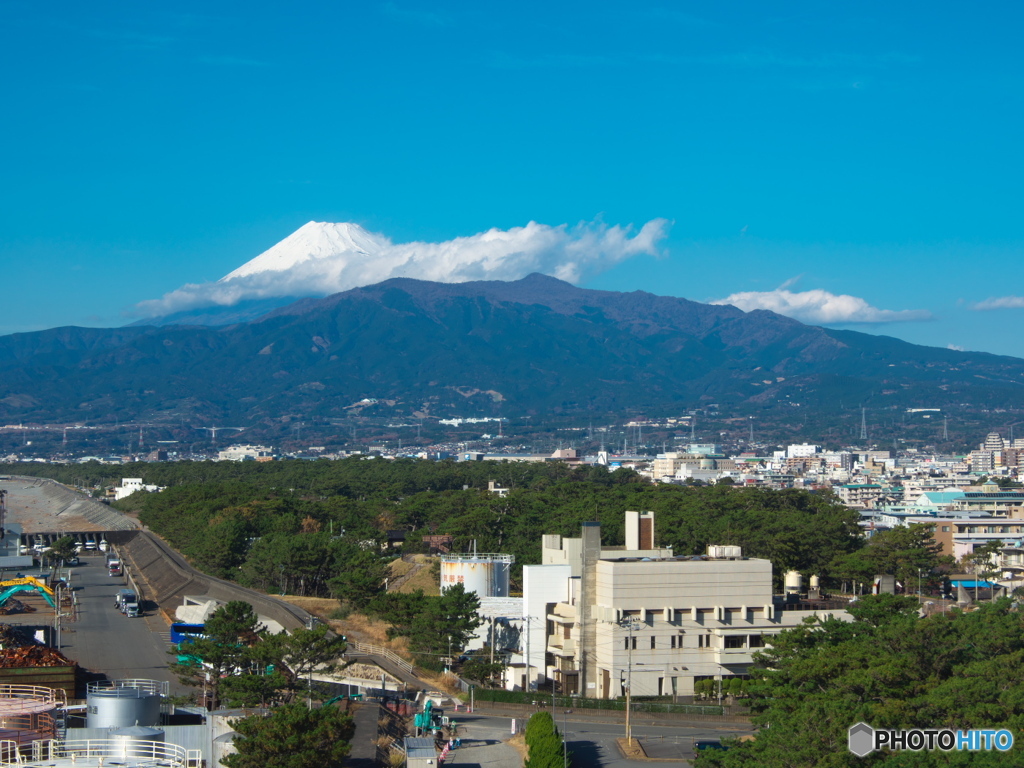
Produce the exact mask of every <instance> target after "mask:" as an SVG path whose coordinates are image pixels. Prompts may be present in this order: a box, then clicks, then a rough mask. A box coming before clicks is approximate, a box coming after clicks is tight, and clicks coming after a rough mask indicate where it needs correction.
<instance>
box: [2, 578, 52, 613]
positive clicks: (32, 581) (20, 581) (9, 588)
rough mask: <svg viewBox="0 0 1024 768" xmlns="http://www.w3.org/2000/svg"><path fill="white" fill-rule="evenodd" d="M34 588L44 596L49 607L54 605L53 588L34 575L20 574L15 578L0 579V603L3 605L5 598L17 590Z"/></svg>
mask: <svg viewBox="0 0 1024 768" xmlns="http://www.w3.org/2000/svg"><path fill="white" fill-rule="evenodd" d="M30 590H35V591H36V592H38V593H39V594H41V595H42V596H43V597H44V598H46V602H48V603H49V604H50V606H51V607H56V606H55V603H54V602H53V600H54V595H53V590H52V589H50V588H49V587H48V586H46V583H45V582H43V581H40V580H39V579H37V578H36V577H35V576H21V577H19V578H17V579H7V580H5V581H0V605H3V604H4V603H6V602H7V600H8V599H9V598H10V597H11V596H12V595H15V594H17V593H18V592H27V591H30Z"/></svg>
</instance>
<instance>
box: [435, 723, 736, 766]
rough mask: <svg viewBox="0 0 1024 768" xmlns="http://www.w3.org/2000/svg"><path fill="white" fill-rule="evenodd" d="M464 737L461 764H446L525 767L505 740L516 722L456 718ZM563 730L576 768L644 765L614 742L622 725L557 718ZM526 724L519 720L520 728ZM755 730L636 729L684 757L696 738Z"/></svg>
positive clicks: (722, 726)
mask: <svg viewBox="0 0 1024 768" xmlns="http://www.w3.org/2000/svg"><path fill="white" fill-rule="evenodd" d="M453 716H454V717H455V719H456V720H457V721H458V723H459V733H460V735H462V744H463V747H462V749H460V750H457V752H456V760H455V761H454V762H452V761H448V762H447V763H446V765H460V766H466V767H467V768H468V767H470V766H475V765H479V766H489V767H490V768H516V767H517V766H520V765H522V763H521V762H520V761H519V758H518V755H517V754H514V753H515V750H513V749H512V748H511V747H509V746H508V745H507V744H502V743H501V742H502V741H503V740H505V739H508V738H509V736H510V735H511V733H512V729H511V723H512V721H511V718H508V717H492V716H487V715H480V714H478V713H473V714H461V715H460V714H455V715H453ZM556 719H557V725H558V729H559V730H560V731H562V732H563V733H565V734H566V737H567V738H566V741H567V745H568V748H569V749H570V750H571V751H572V752H573V754H574V755H575V756H576V760H575V764H576V765H581V766H582V765H585V766H588V767H589V766H598V767H599V768H637V766H638V765H640V763H638V762H636V761H629V760H626V759H625V758H624V757H623V756H622V753H621V752H619V749H618V747H617V746H616V743H615V740H616V739H617V738H619V737H622V736H624V735H625V734H624V726H623V724H622V723H614V722H607V721H599V722H598V721H593V720H588V719H587V718H586V717H585V716H579V715H577V714H575V713H574V714H571V715H570V714H566V713H565V712H562V711H559V712H558V713H557V715H556ZM525 722H526V721H525V720H519V725H520V728H521V727H523V726H524V725H525ZM751 732H752V729H751V727H750V726H748V725H744V724H742V723H737V724H732V723H708V724H704V723H696V722H690V723H685V724H680V725H664V726H658V725H635V726H633V736H634V738H638V739H641V740H642V741H647V742H650V743H668V744H672V743H675V744H679V745H682V746H683V747H684V753H686V754H688V753H690V751H691V750H690V749H689V747H690V745H692V744H693V739H695V738H700V739H720V738H722V737H723V736H739V735H742V734H745V733H751ZM658 765H660V766H665V768H676V767H678V768H684V767H685V766H689V763H688V762H687V761H686V760H676V761H670V760H659V761H658Z"/></svg>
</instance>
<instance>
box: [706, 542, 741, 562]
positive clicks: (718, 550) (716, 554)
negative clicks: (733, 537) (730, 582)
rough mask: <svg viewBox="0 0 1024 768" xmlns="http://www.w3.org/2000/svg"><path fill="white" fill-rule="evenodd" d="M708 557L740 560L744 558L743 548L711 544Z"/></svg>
mask: <svg viewBox="0 0 1024 768" xmlns="http://www.w3.org/2000/svg"><path fill="white" fill-rule="evenodd" d="M708 557H713V558H716V559H729V560H739V559H740V558H741V557H743V548H742V547H737V546H733V545H723V544H709V545H708Z"/></svg>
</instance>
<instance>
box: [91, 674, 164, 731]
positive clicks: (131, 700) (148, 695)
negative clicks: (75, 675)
mask: <svg viewBox="0 0 1024 768" xmlns="http://www.w3.org/2000/svg"><path fill="white" fill-rule="evenodd" d="M167 689H168V684H167V683H166V682H162V681H159V680H113V681H105V682H99V683H90V684H89V687H88V689H87V691H86V705H87V710H86V711H87V716H86V727H88V728H124V727H128V726H134V725H138V726H152V725H159V724H160V702H161V700H162V699H163V697H164V696H165V695H166V694H167ZM151 740H152V739H151Z"/></svg>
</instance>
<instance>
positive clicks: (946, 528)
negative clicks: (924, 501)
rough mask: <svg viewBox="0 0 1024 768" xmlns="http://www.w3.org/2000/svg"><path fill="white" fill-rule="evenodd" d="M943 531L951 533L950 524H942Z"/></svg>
mask: <svg viewBox="0 0 1024 768" xmlns="http://www.w3.org/2000/svg"><path fill="white" fill-rule="evenodd" d="M942 532H943V533H949V526H948V525H944V526H942Z"/></svg>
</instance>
